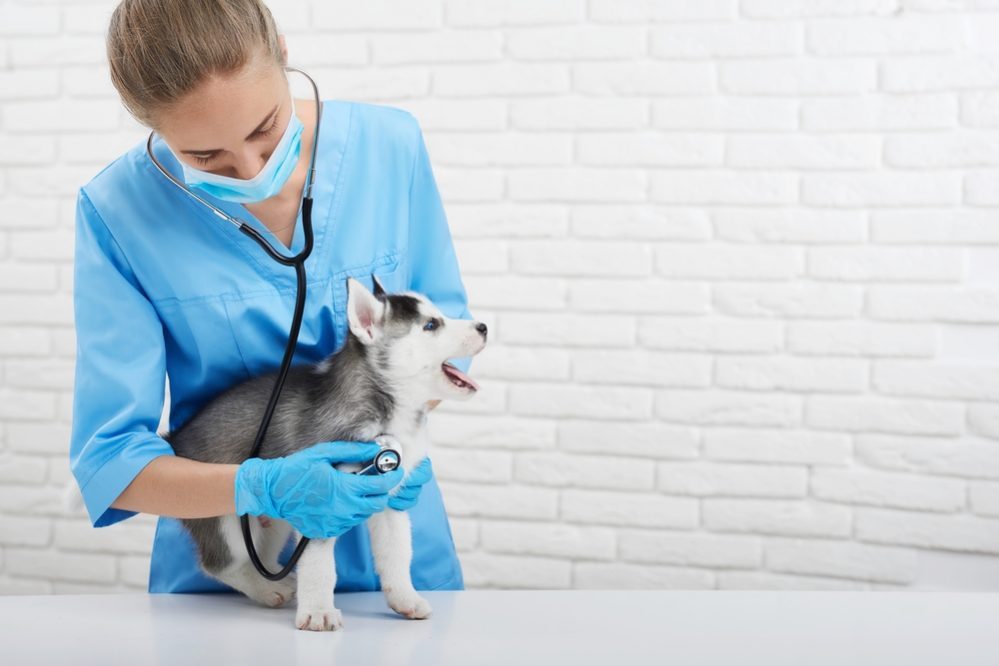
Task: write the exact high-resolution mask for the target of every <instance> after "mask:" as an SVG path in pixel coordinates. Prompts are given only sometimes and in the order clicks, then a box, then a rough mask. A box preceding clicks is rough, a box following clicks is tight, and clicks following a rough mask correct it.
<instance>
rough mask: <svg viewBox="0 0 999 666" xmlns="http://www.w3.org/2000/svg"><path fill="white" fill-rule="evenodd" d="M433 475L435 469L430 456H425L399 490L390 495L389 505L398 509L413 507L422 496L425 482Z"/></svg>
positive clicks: (403, 509)
mask: <svg viewBox="0 0 999 666" xmlns="http://www.w3.org/2000/svg"><path fill="white" fill-rule="evenodd" d="M431 476H433V470H432V469H431V467H430V458H424V459H423V460H422V461H421V462H420V464H419V465H417V466H416V467H414V468H413V471H412V472H410V473H409V476H408V477H406V480H405V481H403V483H402V488H400V489H399V492H397V493H396V494H395V495H392V496H390V497H389V501H388V505H389V507H391V508H393V509H395V510H396V511H405V510H407V509H411V508H412V507H413V505H415V504H416V500H417V499H419V497H420V491H421V490H423V484H425V483H426V482H427V481H429V480H430V477H431Z"/></svg>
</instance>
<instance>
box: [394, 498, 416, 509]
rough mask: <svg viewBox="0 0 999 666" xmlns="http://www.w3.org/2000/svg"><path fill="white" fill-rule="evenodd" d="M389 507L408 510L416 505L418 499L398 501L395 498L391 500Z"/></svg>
mask: <svg viewBox="0 0 999 666" xmlns="http://www.w3.org/2000/svg"><path fill="white" fill-rule="evenodd" d="M388 505H389V508H390V509H395V510H396V511H408V510H409V509H412V508H413V507H414V506H416V500H407V501H405V502H397V501H395V500H394V499H391V500H389V503H388Z"/></svg>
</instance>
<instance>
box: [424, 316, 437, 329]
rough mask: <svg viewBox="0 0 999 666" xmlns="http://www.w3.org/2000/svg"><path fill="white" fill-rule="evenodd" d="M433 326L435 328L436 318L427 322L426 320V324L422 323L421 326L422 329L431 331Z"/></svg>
mask: <svg viewBox="0 0 999 666" xmlns="http://www.w3.org/2000/svg"><path fill="white" fill-rule="evenodd" d="M435 328H437V320H436V319H431V320H430V321H428V322H427V323H426V324H424V326H423V330H424V331H432V330H434V329H435Z"/></svg>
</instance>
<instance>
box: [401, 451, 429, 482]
mask: <svg viewBox="0 0 999 666" xmlns="http://www.w3.org/2000/svg"><path fill="white" fill-rule="evenodd" d="M433 474H434V472H433V468H432V467H431V466H430V458H424V459H423V460H422V461H421V462H420V464H419V465H417V466H416V467H414V468H413V470H412V471H411V472H410V473H409V476H407V477H406V482H405V485H407V486H422V485H423V484H424V483H426V482H427V481H429V480H430V477H431V476H433Z"/></svg>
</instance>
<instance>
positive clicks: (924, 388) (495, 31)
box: [0, 0, 999, 594]
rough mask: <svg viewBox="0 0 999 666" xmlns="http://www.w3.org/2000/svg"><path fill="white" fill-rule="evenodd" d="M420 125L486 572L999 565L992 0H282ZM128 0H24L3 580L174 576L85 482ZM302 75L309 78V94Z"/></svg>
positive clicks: (998, 8)
mask: <svg viewBox="0 0 999 666" xmlns="http://www.w3.org/2000/svg"><path fill="white" fill-rule="evenodd" d="M268 4H269V5H270V6H271V7H272V9H273V11H274V12H275V14H276V16H277V18H278V21H279V24H280V26H281V28H282V30H283V31H284V32H285V33H286V35H287V39H288V44H289V50H290V58H291V61H292V64H295V65H298V66H301V67H302V68H304V69H306V70H307V71H308V72H309V73H310V74H312V76H314V77H315V78H316V80H317V82H318V83H319V85H320V88H321V91H322V94H323V95H324V96H326V97H339V98H346V99H356V100H362V101H371V102H376V103H383V104H390V105H395V106H401V107H404V108H407V109H409V110H411V111H412V112H413V113H414V114H416V115H417V116H418V117H419V119H420V121H421V124H422V126H423V128H424V131H425V136H426V140H427V143H428V147H429V150H430V154H431V158H432V161H433V163H434V170H435V173H436V175H437V178H438V182H439V184H440V188H441V191H442V195H443V198H444V200H445V207H446V210H447V212H448V216H449V219H450V224H451V228H452V232H453V234H454V237H455V242H456V245H457V249H458V253H459V258H460V260H461V265H462V271H463V274H464V276H465V280H466V285H467V287H468V290H469V294H470V299H471V308H472V311H473V312H474V313H475V314H476V315H477V316H478V317H479V318H481V319H483V320H484V321H486V322H487V323H488V324H489V325H490V328H491V329H492V330H493V331H494V332H495V333H494V336H493V338H492V340H493V341H492V344H491V346H490V347H489V348H488V349H487V351H486V352H485V353H484V354H483V355H482V356H480V357H479V358H478V359H477V360H476V361H475V363H474V364H473V370H474V372H475V374H476V375H477V377H478V378H479V379H480V381H481V383H482V385H483V390H482V391H481V394H480V395H479V396H478V397H477V399H476V400H474V401H471V402H468V403H462V404H460V405H444V406H442V407H441V409H440V410H439V411H438V412H437V413H436V414H435V415H434V417H433V422H432V428H433V432H434V436H435V447H436V449H435V450H436V454H435V467H436V469H437V472H438V477H439V479H440V483H441V486H442V489H443V492H444V495H445V500H446V503H447V507H448V510H449V512H450V514H451V517H452V526H453V531H454V535H455V539H456V541H457V543H458V547H459V550H460V555H461V559H462V562H463V565H464V570H465V578H466V583H467V585H468V586H469V587H481V586H491V587H537V588H552V587H554V588H568V587H577V588H584V587H615V588H649V587H656V588H731V589H746V588H774V589H805V588H808V589H881V588H934V587H936V588H956V589H992V590H995V589H999V575H997V573H999V48H997V46H996V45H997V44H999V4H997V3H996V2H994V1H993V0H843V1H840V2H827V1H824V0H807V1H806V0H710V1H708V0H699V1H696V2H695V1H693V0H691V1H689V2H653V1H651V0H546V1H544V2H537V1H535V0H507V1H505V2H487V1H486V0H477V1H472V0H420V1H418V2H413V1H409V2H403V1H402V0H398V1H396V2H390V1H388V0H379V1H378V2H371V1H369V2H364V3H358V2H351V1H348V0H336V1H334V0H322V1H319V0H316V1H315V2H306V1H305V0H298V1H295V0H270V2H269V3H268ZM113 6H114V2H112V1H110V0H62V1H60V0H30V1H29V0H0V257H2V258H3V262H2V265H0V363H2V377H0V442H2V445H0V593H5V594H19V593H21V594H23V593H48V592H55V593H62V592H91V591H107V590H132V591H137V590H144V589H145V586H146V575H147V568H148V557H149V549H150V544H151V540H152V534H153V527H154V524H155V523H154V518H153V517H151V516H138V517H136V518H133V519H131V520H129V521H126V522H124V523H121V524H118V525H115V526H113V527H111V528H107V529H100V530H94V529H92V528H90V527H89V522H88V521H87V519H86V517H85V515H84V514H83V512H82V511H81V512H79V513H75V514H69V513H65V512H64V511H63V509H62V508H61V504H60V497H61V491H62V488H63V486H64V485H65V484H66V483H68V482H70V481H71V475H70V474H69V469H68V460H67V448H68V439H69V423H70V416H71V413H72V392H71V389H72V373H73V361H74V359H73V356H74V353H75V338H74V335H73V318H72V256H73V255H72V247H73V233H72V232H73V212H74V203H75V195H76V191H77V188H78V187H79V186H80V184H82V183H83V182H85V181H86V180H88V179H89V178H90V177H91V176H93V175H94V173H96V171H97V170H99V169H100V168H101V167H103V166H104V165H105V164H107V162H109V161H110V160H112V159H113V158H114V157H116V156H117V155H118V154H120V152H122V151H123V150H125V149H127V148H128V147H129V146H131V145H132V144H133V143H134V142H136V141H138V140H140V139H141V138H143V136H144V134H145V132H144V131H143V129H142V128H141V127H139V126H137V125H136V124H135V123H134V122H133V121H132V120H131V118H130V117H129V116H128V114H127V113H126V112H125V111H124V109H123V108H122V106H121V104H120V102H119V101H118V98H117V96H116V94H115V91H114V89H113V88H112V87H111V85H110V81H109V80H108V76H107V70H106V65H105V54H104V42H103V32H104V30H105V28H106V24H107V18H108V16H109V14H110V11H111V9H112V8H113ZM296 85H297V84H296Z"/></svg>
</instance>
